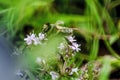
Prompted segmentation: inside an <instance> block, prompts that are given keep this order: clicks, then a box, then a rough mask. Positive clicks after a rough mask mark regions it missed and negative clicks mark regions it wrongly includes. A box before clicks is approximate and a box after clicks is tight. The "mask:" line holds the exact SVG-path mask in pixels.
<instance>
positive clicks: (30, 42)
mask: <svg viewBox="0 0 120 80" xmlns="http://www.w3.org/2000/svg"><path fill="white" fill-rule="evenodd" d="M24 40H25V41H26V43H27V45H31V44H32V39H31V36H29V35H27V38H25V39H24Z"/></svg>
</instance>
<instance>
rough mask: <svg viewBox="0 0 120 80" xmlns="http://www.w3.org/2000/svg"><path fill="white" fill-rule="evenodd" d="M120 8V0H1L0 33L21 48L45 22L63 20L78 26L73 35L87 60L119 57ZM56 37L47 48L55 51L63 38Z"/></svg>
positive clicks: (67, 24) (69, 24) (73, 26)
mask: <svg viewBox="0 0 120 80" xmlns="http://www.w3.org/2000/svg"><path fill="white" fill-rule="evenodd" d="M119 11H120V0H0V35H3V36H5V37H6V38H7V39H8V40H9V41H11V42H12V43H13V44H14V45H15V46H17V47H21V46H24V37H26V35H27V34H29V33H30V32H32V31H33V30H34V32H35V33H39V32H40V31H41V29H42V28H43V25H44V24H46V23H55V22H56V21H58V20H62V21H64V23H65V25H64V26H67V27H72V28H78V31H76V32H75V33H74V34H75V36H76V39H77V40H78V43H81V44H82V47H81V49H82V51H81V53H83V54H87V56H88V57H89V58H88V61H89V60H90V61H91V60H95V59H96V58H98V56H103V55H106V54H107V55H112V56H114V57H116V58H117V59H118V60H119V59H120V57H119V54H120V12H119ZM51 34H54V33H51ZM53 37H56V36H55V35H53V36H52V37H50V40H51V42H50V43H49V44H48V46H47V47H46V48H49V50H50V51H51V50H53V51H54V52H55V50H54V47H56V46H57V45H58V44H57V43H58V42H59V40H60V41H61V39H59V38H61V37H58V38H55V39H54V38H53ZM54 41H55V43H54V44H53V42H54ZM50 45H54V47H52V48H51V46H50ZM43 48H44V47H43ZM44 49H45V48H44ZM37 50H38V49H37ZM33 52H34V53H35V52H37V51H36V50H35V51H34V50H33ZM43 53H44V52H43ZM43 56H44V55H43ZM108 62H109V60H108ZM105 64H106V63H105ZM106 66H108V65H106ZM108 72H109V71H108ZM103 73H104V72H103ZM105 77H107V75H106V76H105ZM101 80H103V79H102V77H101ZM104 80H105V79H104Z"/></svg>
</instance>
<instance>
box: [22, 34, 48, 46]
mask: <svg viewBox="0 0 120 80" xmlns="http://www.w3.org/2000/svg"><path fill="white" fill-rule="evenodd" d="M43 40H47V39H46V35H45V34H44V33H39V34H38V36H36V34H34V33H32V34H30V35H27V38H25V39H24V41H26V44H27V45H31V44H34V45H38V44H41V42H42V41H43Z"/></svg>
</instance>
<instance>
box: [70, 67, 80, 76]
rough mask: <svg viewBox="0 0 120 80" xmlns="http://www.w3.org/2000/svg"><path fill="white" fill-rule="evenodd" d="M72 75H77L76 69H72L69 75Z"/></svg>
mask: <svg viewBox="0 0 120 80" xmlns="http://www.w3.org/2000/svg"><path fill="white" fill-rule="evenodd" d="M73 73H76V74H77V75H78V68H72V71H71V72H70V75H73Z"/></svg>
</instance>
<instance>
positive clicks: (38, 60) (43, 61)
mask: <svg viewBox="0 0 120 80" xmlns="http://www.w3.org/2000/svg"><path fill="white" fill-rule="evenodd" d="M36 63H38V64H41V63H43V64H45V60H43V59H41V58H40V57H37V59H36Z"/></svg>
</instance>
